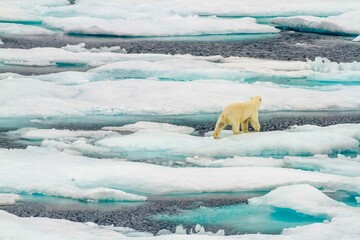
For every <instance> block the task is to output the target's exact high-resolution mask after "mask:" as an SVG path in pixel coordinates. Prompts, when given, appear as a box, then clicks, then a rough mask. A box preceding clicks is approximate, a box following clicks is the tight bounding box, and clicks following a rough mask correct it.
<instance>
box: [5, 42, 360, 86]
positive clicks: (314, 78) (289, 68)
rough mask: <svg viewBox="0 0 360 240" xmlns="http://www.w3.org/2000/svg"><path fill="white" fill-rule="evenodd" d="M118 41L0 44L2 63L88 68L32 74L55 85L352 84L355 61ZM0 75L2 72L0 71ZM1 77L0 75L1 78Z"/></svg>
mask: <svg viewBox="0 0 360 240" xmlns="http://www.w3.org/2000/svg"><path fill="white" fill-rule="evenodd" d="M125 52H126V51H125V50H124V49H122V48H120V47H119V46H117V47H116V46H114V47H108V48H104V47H100V48H91V49H86V48H85V44H83V43H81V44H79V45H67V46H65V47H62V48H60V49H59V48H32V49H13V48H7V49H0V63H2V64H4V65H5V66H41V67H45V66H48V67H54V68H57V69H58V70H57V71H61V70H62V68H63V69H64V70H63V71H65V70H66V67H68V68H69V67H70V69H71V67H75V68H76V67H78V68H85V69H86V68H89V67H97V68H93V69H91V70H89V71H87V72H74V71H69V72H61V73H56V74H47V75H41V76H33V78H37V79H41V80H44V81H50V82H55V83H58V84H79V83H83V82H89V81H103V80H123V79H131V78H135V79H159V80H162V81H193V80H204V79H205V80H210V79H222V80H231V81H237V82H256V81H261V82H278V83H281V84H289V85H297V84H300V85H309V84H315V85H321V84H331V83H332V84H356V83H359V78H358V75H359V69H360V66H359V63H358V62H356V61H354V62H352V63H337V62H331V61H329V60H328V59H326V58H320V57H318V58H316V59H315V60H314V61H312V60H308V61H307V62H301V61H277V60H268V59H256V58H239V57H228V58H224V57H221V56H209V57H197V56H192V55H165V54H123V53H125ZM2 75H3V74H2ZM1 78H3V76H2V77H1Z"/></svg>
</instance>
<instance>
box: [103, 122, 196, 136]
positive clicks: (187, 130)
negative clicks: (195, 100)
mask: <svg viewBox="0 0 360 240" xmlns="http://www.w3.org/2000/svg"><path fill="white" fill-rule="evenodd" d="M102 129H103V130H111V131H117V132H124V131H125V132H126V131H129V132H138V131H141V130H144V129H157V130H162V131H165V132H177V133H182V134H191V133H193V132H194V131H195V129H194V128H192V127H186V126H177V125H173V124H169V123H158V122H145V121H140V122H136V123H134V124H127V125H124V126H121V127H103V128H102Z"/></svg>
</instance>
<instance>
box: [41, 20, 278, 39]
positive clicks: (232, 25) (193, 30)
mask: <svg viewBox="0 0 360 240" xmlns="http://www.w3.org/2000/svg"><path fill="white" fill-rule="evenodd" d="M43 23H44V24H45V25H46V26H49V27H52V28H56V29H61V30H62V31H63V32H64V33H67V34H69V33H75V34H87V35H111V36H131V37H135V36H137V37H139V36H142V37H145V36H179V35H202V34H234V33H277V32H279V30H278V29H276V28H274V27H272V26H267V25H262V24H258V23H257V22H256V19H254V18H240V19H224V18H217V17H198V16H188V17H182V16H169V17H165V18H156V19H111V20H107V19H100V18H93V17H82V16H78V17H69V18H54V17H49V18H45V19H44V21H43Z"/></svg>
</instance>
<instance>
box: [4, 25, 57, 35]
mask: <svg viewBox="0 0 360 240" xmlns="http://www.w3.org/2000/svg"><path fill="white" fill-rule="evenodd" d="M53 34H55V32H53V31H51V30H48V29H46V28H43V27H37V26H31V25H22V24H14V23H0V35H53Z"/></svg>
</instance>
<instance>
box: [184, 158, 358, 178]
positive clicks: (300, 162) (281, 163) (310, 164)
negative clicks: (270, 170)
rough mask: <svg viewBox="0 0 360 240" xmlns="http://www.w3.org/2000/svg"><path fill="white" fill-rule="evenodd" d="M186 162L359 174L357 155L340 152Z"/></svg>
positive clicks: (198, 159)
mask: <svg viewBox="0 0 360 240" xmlns="http://www.w3.org/2000/svg"><path fill="white" fill-rule="evenodd" d="M186 162H187V163H190V164H193V165H195V166H200V167H286V168H295V169H302V170H307V171H318V172H323V173H331V174H336V175H344V176H350V177H357V176H360V159H359V156H357V157H353V158H352V157H346V156H343V155H341V154H338V155H337V157H328V156H327V155H321V154H316V155H314V156H311V157H299V156H285V157H284V158H280V159H274V158H271V157H266V158H265V157H240V156H235V157H231V158H224V159H214V158H209V157H198V156H195V157H187V158H186Z"/></svg>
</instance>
